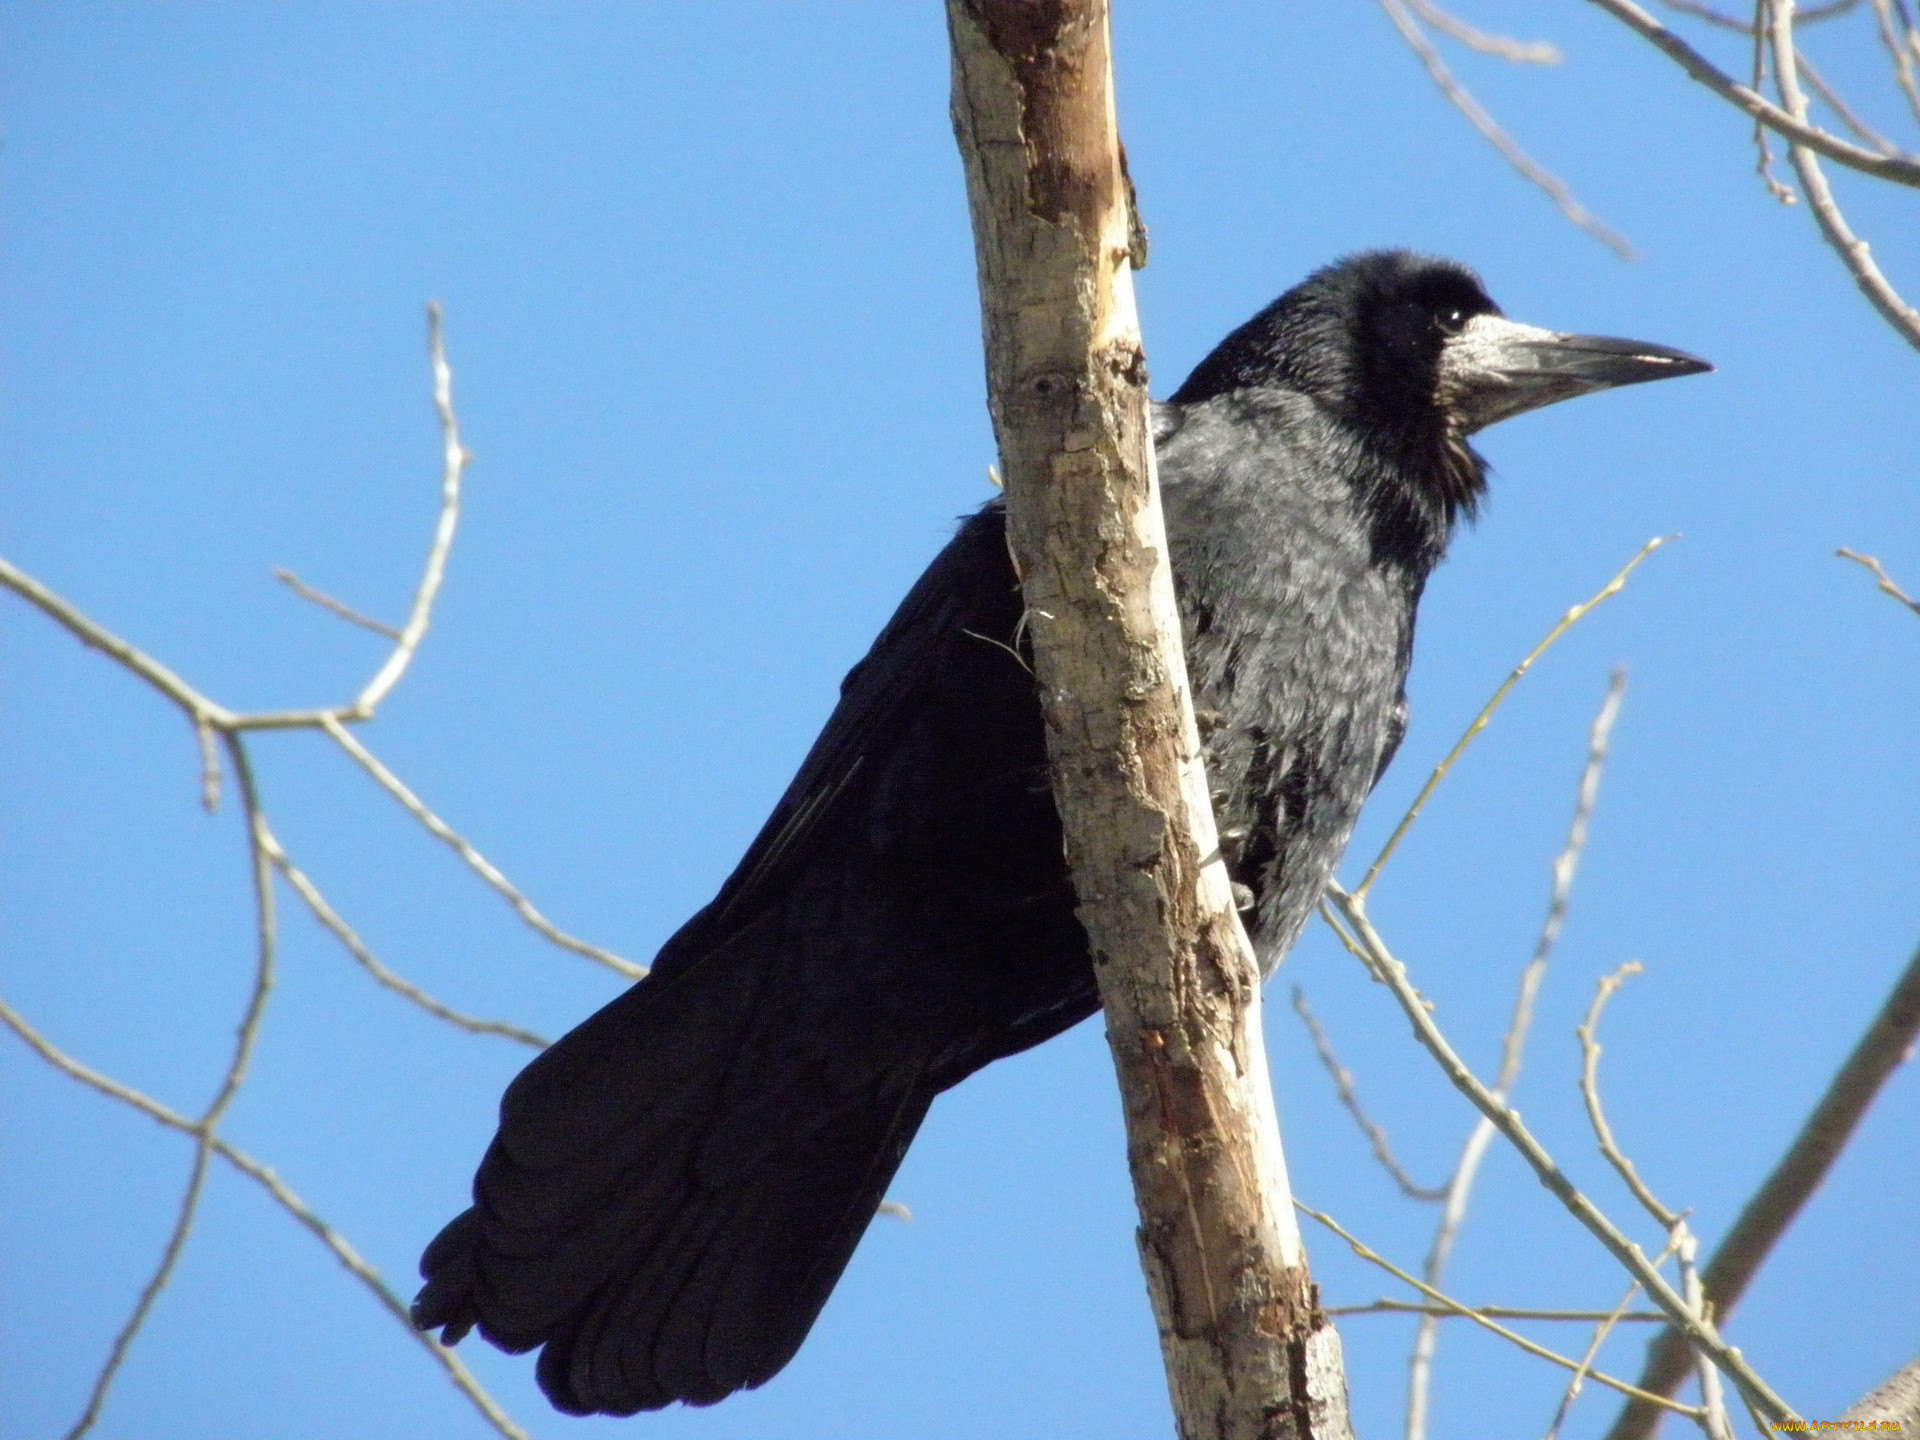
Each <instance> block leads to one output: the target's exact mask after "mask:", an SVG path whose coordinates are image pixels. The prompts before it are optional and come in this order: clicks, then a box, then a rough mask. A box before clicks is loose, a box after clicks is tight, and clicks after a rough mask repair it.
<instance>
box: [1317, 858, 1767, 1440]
mask: <svg viewBox="0 0 1920 1440" xmlns="http://www.w3.org/2000/svg"><path fill="white" fill-rule="evenodd" d="M1327 899H1328V903H1329V904H1330V905H1331V906H1332V907H1333V909H1334V910H1336V911H1337V912H1338V913H1339V915H1340V916H1341V918H1342V919H1344V920H1345V922H1346V925H1345V928H1343V929H1341V930H1340V931H1338V932H1337V933H1339V934H1340V935H1341V938H1342V941H1343V943H1346V944H1348V946H1349V948H1351V949H1353V950H1354V951H1355V953H1356V954H1358V955H1359V956H1360V957H1361V958H1362V960H1363V961H1364V963H1365V964H1366V966H1367V968H1368V971H1369V973H1371V974H1372V975H1373V977H1374V978H1375V979H1376V980H1379V981H1380V982H1381V983H1382V984H1384V985H1386V987H1387V988H1388V989H1389V990H1390V991H1391V992H1392V993H1393V997H1394V999H1395V1001H1396V1002H1397V1003H1398V1004H1399V1006H1400V1010H1401V1013H1402V1014H1404V1015H1405V1016H1406V1017H1407V1019H1408V1020H1409V1021H1410V1022H1411V1023H1412V1025H1413V1029H1414V1034H1415V1036H1416V1038H1418V1040H1419V1041H1420V1043H1421V1044H1422V1045H1423V1046H1424V1047H1425V1048H1426V1050H1427V1052H1428V1053H1429V1054H1431V1055H1432V1056H1433V1057H1434V1059H1435V1060H1437V1061H1438V1062H1439V1064H1440V1068H1441V1070H1442V1071H1443V1072H1444V1073H1445V1074H1446V1076H1447V1078H1448V1079H1449V1080H1450V1081H1452V1082H1453V1085H1454V1087H1455V1088H1456V1089H1457V1090H1459V1091H1460V1092H1461V1093H1462V1094H1463V1095H1465V1096H1466V1097H1467V1098H1468V1099H1469V1100H1470V1101H1472V1102H1473V1105H1474V1106H1475V1108H1476V1109H1478V1110H1479V1111H1480V1113H1481V1114H1483V1115H1485V1116H1487V1117H1488V1118H1489V1119H1490V1120H1492V1121H1493V1123H1494V1125H1495V1127H1496V1128H1497V1129H1498V1130H1499V1131H1500V1133H1501V1135H1503V1136H1504V1137H1505V1138H1506V1140H1507V1142H1508V1143H1509V1144H1511V1145H1512V1146H1513V1147H1514V1149H1516V1150H1517V1151H1519V1152H1520V1156H1521V1158H1522V1159H1523V1160H1525V1161H1526V1162H1527V1165H1528V1167H1529V1168H1531V1169H1532V1170H1533V1172H1534V1175H1535V1176H1536V1178H1538V1179H1539V1181H1540V1183H1541V1184H1542V1185H1543V1186H1545V1187H1546V1189H1547V1190H1548V1192H1549V1193H1551V1194H1552V1195H1553V1196H1554V1198H1555V1199H1557V1200H1559V1201H1560V1203H1561V1204H1562V1205H1564V1206H1566V1208H1567V1209H1568V1211H1570V1212H1571V1213H1572V1214H1573V1216H1574V1218H1575V1219H1577V1220H1578V1221H1579V1222H1580V1223H1581V1225H1583V1226H1584V1227H1585V1228H1586V1229H1587V1231H1588V1233H1590V1234H1591V1235H1593V1236H1594V1238H1596V1239H1597V1240H1599V1241H1600V1243H1601V1244H1602V1245H1603V1246H1605V1247H1606V1249H1607V1251H1608V1252H1609V1253H1610V1254H1611V1255H1612V1256H1613V1257H1614V1258H1615V1259H1616V1260H1618V1261H1619V1262H1620V1264H1621V1266H1622V1267H1623V1268H1624V1269H1625V1270H1626V1271H1627V1273H1628V1274H1629V1275H1631V1276H1632V1277H1633V1278H1634V1279H1637V1280H1638V1281H1639V1282H1640V1283H1641V1285H1642V1286H1643V1287H1644V1288H1645V1290H1646V1293H1647V1297H1648V1298H1649V1299H1650V1300H1652V1301H1653V1302H1654V1304H1656V1305H1658V1306H1659V1307H1660V1308H1661V1309H1662V1310H1663V1311H1665V1312H1666V1314H1667V1316H1668V1317H1669V1319H1670V1320H1672V1321H1673V1322H1674V1323H1675V1324H1676V1325H1678V1326H1680V1327H1681V1328H1682V1329H1683V1330H1685V1331H1686V1333H1687V1335H1688V1337H1689V1338H1690V1339H1691V1341H1692V1342H1693V1344H1695V1345H1696V1346H1699V1347H1700V1348H1702V1349H1705V1350H1706V1351H1707V1352H1708V1353H1709V1354H1711V1355H1712V1357H1713V1359H1714V1362H1715V1363H1716V1364H1718V1365H1719V1366H1720V1368H1721V1369H1722V1370H1724V1371H1725V1372H1726V1373H1727V1374H1728V1375H1729V1376H1731V1377H1732V1378H1733V1380H1734V1383H1735V1384H1736V1385H1738V1386H1739V1387H1740V1392H1741V1395H1742V1397H1743V1398H1744V1399H1745V1400H1746V1401H1747V1402H1748V1404H1749V1405H1750V1406H1751V1407H1753V1408H1754V1409H1756V1410H1757V1411H1758V1412H1759V1413H1760V1414H1761V1415H1763V1416H1764V1417H1765V1418H1766V1419H1768V1420H1771V1421H1779V1422H1790V1421H1794V1422H1797V1421H1799V1419H1800V1417H1799V1416H1798V1415H1796V1414H1794V1412H1793V1410H1792V1408H1791V1407H1790V1406H1788V1405H1787V1403H1786V1402H1785V1401H1784V1400H1782V1399H1781V1398H1780V1397H1779V1396H1778V1395H1776V1394H1775V1393H1774V1391H1773V1389H1772V1387H1771V1386H1769V1385H1768V1384H1767V1383H1766V1381H1765V1380H1763V1379H1761V1377H1760V1376H1759V1375H1758V1374H1757V1373H1756V1372H1755V1371H1754V1369H1753V1367H1752V1366H1750V1365H1749V1364H1748V1363H1747V1362H1746V1360H1745V1359H1744V1358H1743V1357H1742V1356H1741V1354H1740V1352H1739V1351H1738V1350H1736V1349H1734V1348H1733V1347H1732V1346H1730V1345H1728V1344H1727V1342H1726V1341H1725V1340H1724V1339H1722V1338H1721V1336H1720V1334H1719V1332H1718V1330H1716V1329H1715V1328H1714V1325H1713V1322H1712V1321H1711V1320H1708V1319H1706V1318H1704V1317H1702V1316H1699V1315H1696V1314H1693V1313H1692V1312H1691V1311H1690V1310H1689V1309H1688V1308H1687V1305H1686V1302H1685V1300H1684V1299H1682V1297H1681V1296H1680V1295H1679V1294H1678V1293H1677V1292H1676V1291H1675V1290H1674V1289H1673V1287H1672V1286H1671V1285H1669V1284H1668V1283H1667V1281H1666V1279H1665V1278H1664V1277H1663V1276H1661V1275H1660V1274H1659V1272H1658V1271H1656V1270H1655V1269H1654V1268H1653V1266H1652V1265H1651V1263H1650V1262H1649V1261H1648V1260H1647V1257H1646V1255H1645V1254H1643V1253H1642V1252H1641V1250H1640V1247H1639V1246H1638V1245H1636V1244H1634V1243H1633V1241H1632V1240H1630V1239H1628V1238H1627V1236H1626V1235H1625V1234H1623V1233H1622V1232H1621V1230H1620V1228H1619V1227H1618V1226H1617V1225H1615V1224H1614V1223H1613V1222H1612V1221H1611V1220H1609V1219H1608V1218H1607V1217H1606V1215H1605V1214H1604V1213H1602V1212H1601V1210H1600V1209H1599V1207H1598V1206H1596V1205H1595V1204H1594V1203H1593V1201H1592V1200H1590V1199H1589V1198H1588V1197H1587V1196H1586V1195H1585V1194H1584V1193H1583V1192H1582V1191H1581V1190H1580V1188H1579V1187H1578V1186H1576V1185H1575V1184H1574V1183H1573V1182H1572V1181H1571V1180H1570V1179H1568V1178H1567V1175H1566V1172H1564V1171H1563V1170H1562V1169H1561V1168H1560V1166H1559V1165H1558V1164H1557V1163H1556V1162H1555V1161H1554V1159H1553V1157H1552V1156H1551V1155H1550V1154H1549V1153H1548V1152H1547V1150H1546V1147H1545V1146H1543V1145H1542V1144H1541V1143H1540V1142H1539V1140H1537V1139H1536V1138H1535V1137H1534V1135H1533V1133H1532V1132H1531V1131H1529V1130H1528V1129H1527V1127H1526V1126H1525V1125H1524V1124H1522V1123H1521V1120H1520V1115H1519V1112H1517V1111H1516V1110H1514V1109H1513V1107H1512V1106H1510V1105H1508V1104H1507V1103H1506V1102H1505V1101H1503V1100H1501V1099H1499V1098H1498V1097H1497V1096H1495V1095H1494V1094H1493V1092H1492V1091H1491V1090H1489V1089H1488V1088H1487V1086H1486V1085H1485V1084H1484V1083H1483V1082H1482V1081H1481V1080H1480V1078H1479V1077H1478V1076H1476V1075H1475V1074H1474V1073H1473V1071H1472V1070H1471V1069H1469V1068H1468V1067H1467V1065H1466V1063H1465V1062H1464V1061H1463V1060H1461V1059H1460V1057H1459V1055H1458V1054H1457V1053H1455V1051H1454V1049H1453V1046H1452V1044H1451V1043H1450V1042H1449V1041H1448V1040H1447V1038H1446V1036H1445V1035H1443V1034H1442V1033H1441V1032H1440V1029H1439V1027H1438V1026H1437V1025H1435V1024H1434V1021H1433V1017H1432V1016H1431V1015H1430V1014H1429V1013H1428V1012H1427V1006H1426V1003H1425V1002H1424V1001H1423V1000H1422V999H1421V998H1420V992H1419V991H1418V990H1416V989H1415V988H1414V986H1413V982H1412V981H1411V980H1410V979H1409V978H1408V975H1407V969H1406V966H1405V965H1403V964H1402V963H1401V962H1400V961H1399V960H1397V959H1395V958H1394V956H1393V952H1392V951H1391V950H1389V949H1388V948H1387V945H1386V942H1385V941H1384V940H1382V939H1381V938H1380V934H1379V932H1378V931H1377V930H1375V929H1374V927H1373V922H1372V921H1371V920H1370V919H1369V918H1368V917H1367V912H1366V904H1365V901H1364V900H1363V899H1362V898H1361V897H1360V896H1359V895H1350V894H1348V893H1347V892H1346V891H1345V890H1343V889H1341V888H1340V886H1339V885H1337V884H1330V885H1329V886H1328V887H1327Z"/></svg>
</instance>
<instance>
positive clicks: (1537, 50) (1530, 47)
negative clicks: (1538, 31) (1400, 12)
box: [1407, 0, 1561, 65]
mask: <svg viewBox="0 0 1920 1440" xmlns="http://www.w3.org/2000/svg"><path fill="white" fill-rule="evenodd" d="M1407 7H1408V8H1409V9H1410V10H1412V11H1413V13H1414V14H1416V15H1418V16H1419V17H1420V18H1421V19H1422V20H1424V21H1426V22H1427V24H1429V25H1431V26H1433V28H1434V29H1436V30H1438V31H1439V32H1440V33H1441V34H1442V35H1445V36H1447V37H1448V38H1450V39H1453V40H1458V41H1459V42H1460V43H1461V44H1462V45H1464V46H1466V47H1467V48H1468V49H1469V50H1477V51H1479V52H1480V53H1481V54H1482V55H1493V56H1496V57H1497V58H1499V59H1501V60H1511V61H1512V62H1513V63H1514V64H1516V65H1558V64H1559V63H1560V59H1561V56H1560V47H1559V46H1557V45H1552V44H1549V43H1548V42H1547V41H1545V40H1514V39H1510V38H1509V37H1507V36H1505V35H1490V34H1488V33H1487V32H1486V31H1485V30H1477V29H1475V28H1474V27H1473V26H1471V25H1469V24H1467V22H1466V21H1464V20H1462V19H1461V18H1460V17H1459V16H1457V15H1455V14H1453V13H1452V12H1451V11H1447V10H1442V9H1441V8H1440V7H1439V6H1438V5H1436V4H1434V3H1433V0H1407Z"/></svg>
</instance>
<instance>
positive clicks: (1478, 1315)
mask: <svg viewBox="0 0 1920 1440" xmlns="http://www.w3.org/2000/svg"><path fill="white" fill-rule="evenodd" d="M1293 1203H1294V1206H1295V1208H1297V1209H1298V1210H1299V1211H1300V1212H1301V1213H1302V1214H1305V1215H1311V1216H1312V1217H1313V1218H1314V1219H1316V1220H1318V1221H1319V1222H1320V1223H1321V1224H1322V1225H1324V1226H1326V1227H1327V1228H1328V1229H1329V1230H1331V1231H1333V1233H1334V1234H1336V1235H1338V1236H1339V1237H1340V1238H1341V1239H1342V1240H1344V1241H1346V1242H1347V1245H1348V1246H1349V1247H1350V1248H1351V1249H1352V1251H1353V1253H1354V1254H1355V1255H1358V1256H1359V1257H1360V1258H1361V1259H1362V1260H1365V1261H1367V1262H1368V1263H1369V1264H1372V1265H1378V1266H1379V1267H1380V1268H1381V1269H1382V1270H1385V1271H1386V1272H1387V1273H1388V1274H1389V1275H1391V1276H1393V1277H1394V1278H1395V1279H1396V1280H1399V1281H1400V1282H1401V1283H1402V1284H1404V1285H1410V1286H1412V1287H1413V1288H1414V1289H1415V1290H1418V1291H1419V1292H1420V1293H1421V1294H1422V1295H1425V1296H1426V1297H1427V1298H1428V1299H1429V1300H1432V1301H1433V1302H1434V1303H1435V1304H1438V1305H1442V1306H1445V1307H1446V1309H1447V1310H1449V1311H1450V1312H1451V1313H1453V1314H1455V1315H1458V1316H1460V1317H1461V1318H1462V1319H1465V1320H1471V1321H1473V1322H1474V1323H1475V1324H1476V1325H1479V1326H1482V1327H1483V1328H1485V1329H1487V1330H1491V1331H1492V1332H1493V1333H1494V1334H1496V1335H1498V1336H1499V1337H1500V1338H1501V1339H1502V1340H1505V1341H1507V1342H1508V1343H1509V1344H1512V1345H1517V1346H1519V1347H1520V1349H1522V1350H1524V1351H1526V1352H1527V1354H1529V1355H1534V1356H1538V1357H1539V1358H1540V1359H1542V1360H1548V1361H1551V1362H1552V1363H1553V1364H1555V1365H1558V1366H1560V1367H1561V1368H1562V1369H1565V1370H1577V1369H1578V1368H1579V1363H1578V1362H1577V1361H1574V1360H1570V1359H1568V1358H1567V1357H1566V1356H1565V1355H1562V1354H1560V1353H1559V1351H1557V1350H1549V1349H1548V1348H1547V1347H1546V1346H1544V1345H1538V1344H1535V1343H1534V1342H1533V1341H1531V1340H1529V1339H1527V1337H1526V1336H1524V1335H1522V1334H1520V1333H1518V1332H1517V1331H1514V1330H1509V1329H1508V1328H1507V1327H1506V1326H1504V1325H1499V1324H1496V1323H1495V1322H1494V1321H1493V1320H1492V1319H1490V1318H1489V1317H1488V1315H1487V1313H1486V1312H1485V1311H1482V1310H1475V1309H1473V1308H1472V1307H1471V1306H1468V1305H1463V1304H1461V1303H1460V1302H1459V1301H1458V1300H1455V1299H1454V1298H1453V1297H1452V1296H1450V1295H1446V1294H1444V1293H1442V1292H1441V1291H1439V1290H1436V1289H1434V1288H1433V1287H1432V1286H1431V1285H1426V1284H1422V1283H1421V1282H1420V1281H1418V1280H1416V1279H1414V1278H1413V1276H1412V1275H1410V1274H1408V1273H1407V1272H1406V1271H1405V1270H1402V1269H1401V1268H1400V1267H1399V1266H1398V1265H1395V1264H1394V1263H1393V1262H1392V1261H1391V1260H1389V1259H1387V1258H1386V1257H1385V1256H1384V1255H1381V1254H1380V1253H1378V1252H1377V1251H1375V1250H1373V1249H1371V1248H1369V1247H1368V1246H1367V1245H1366V1244H1364V1243H1363V1242H1361V1241H1359V1240H1356V1239H1355V1238H1354V1237H1353V1236H1352V1235H1351V1234H1349V1233H1348V1232H1347V1231H1346V1230H1345V1229H1344V1228H1342V1226H1341V1225H1340V1222H1339V1221H1337V1220H1335V1219H1334V1218H1333V1217H1332V1216H1331V1215H1323V1214H1321V1212H1320V1211H1318V1210H1316V1209H1314V1208H1313V1207H1312V1206H1311V1205H1307V1204H1303V1203H1302V1202H1301V1201H1299V1200H1297V1199H1296V1200H1295V1201H1294V1202H1293ZM1591 1373H1592V1374H1593V1378H1594V1379H1595V1380H1597V1381H1599V1382H1600V1383H1601V1384H1602V1385H1605V1386H1607V1387H1608V1388H1609V1389H1612V1390H1618V1391H1619V1392H1620V1393H1621V1394H1622V1395H1628V1396H1631V1397H1633V1398H1634V1399H1636V1400H1640V1401H1642V1402H1644V1403H1646V1404H1648V1405H1658V1406H1659V1407H1660V1408H1662V1409H1663V1410H1671V1411H1672V1412H1673V1413H1674V1414H1676V1415H1685V1416H1688V1417H1691V1416H1692V1415H1693V1412H1694V1408H1695V1407H1694V1406H1692V1405H1684V1404H1682V1403H1681V1402H1680V1401H1678V1400H1669V1399H1668V1398H1667V1397H1666V1396H1664V1395H1657V1396H1656V1395H1653V1394H1651V1393H1649V1392H1647V1391H1643V1390H1640V1389H1639V1388H1638V1387H1637V1386H1633V1385H1629V1384H1628V1383H1627V1382H1626V1381H1624V1380H1617V1379H1615V1378H1614V1377H1613V1376H1611V1375H1607V1374H1604V1373H1602V1372H1600V1371H1597V1370H1596V1371H1593V1372H1591Z"/></svg>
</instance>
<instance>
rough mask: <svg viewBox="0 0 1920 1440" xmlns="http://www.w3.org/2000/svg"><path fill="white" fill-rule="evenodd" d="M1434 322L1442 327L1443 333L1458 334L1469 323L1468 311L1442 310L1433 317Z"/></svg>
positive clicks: (1441, 331)
mask: <svg viewBox="0 0 1920 1440" xmlns="http://www.w3.org/2000/svg"><path fill="white" fill-rule="evenodd" d="M1433 322H1434V324H1436V325H1438V326H1439V327H1440V333H1441V334H1442V335H1458V334H1459V333H1460V332H1461V331H1462V330H1463V329H1465V328H1466V324H1467V312H1466V311H1464V310H1442V311H1440V312H1439V313H1438V314H1436V315H1435V316H1434V317H1433Z"/></svg>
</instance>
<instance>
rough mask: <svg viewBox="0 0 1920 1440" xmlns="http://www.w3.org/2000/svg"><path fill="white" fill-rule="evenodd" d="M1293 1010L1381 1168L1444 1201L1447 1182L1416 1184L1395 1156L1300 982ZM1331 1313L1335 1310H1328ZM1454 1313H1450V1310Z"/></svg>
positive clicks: (1416, 1193)
mask: <svg viewBox="0 0 1920 1440" xmlns="http://www.w3.org/2000/svg"><path fill="white" fill-rule="evenodd" d="M1293 1013H1294V1014H1296V1015H1298V1016H1299V1017H1300V1020H1301V1023H1302V1024H1304V1025H1305V1026H1306V1027H1307V1034H1308V1035H1310V1036H1311V1037H1312V1038H1313V1048H1314V1050H1315V1051H1316V1052H1317V1053H1318V1054H1319V1056H1320V1064H1321V1065H1322V1066H1323V1067H1324V1068H1325V1069H1326V1072H1327V1074H1328V1075H1329V1076H1330V1077H1331V1078H1332V1080H1333V1088H1334V1093H1335V1094H1337V1095H1338V1096H1339V1097H1340V1103H1341V1104H1342V1105H1343V1106H1345V1107H1346V1111H1347V1114H1349V1115H1351V1116H1352V1117H1353V1123H1354V1124H1356V1125H1358V1126H1359V1127H1360V1133H1361V1134H1362V1135H1364V1136H1366V1137H1367V1144H1368V1145H1369V1146H1371V1147H1372V1149H1373V1158H1374V1159H1375V1160H1377V1161H1379V1162H1380V1168H1381V1169H1382V1170H1385V1171H1386V1172H1387V1175H1388V1177H1389V1178H1390V1179H1391V1180H1392V1181H1393V1183H1394V1184H1395V1185H1397V1186H1399V1188H1400V1193H1401V1194H1402V1195H1404V1196H1406V1197H1407V1198H1408V1199H1409V1200H1424V1201H1437V1200H1444V1199H1446V1196H1447V1190H1446V1187H1445V1186H1444V1185H1436V1186H1432V1187H1428V1186H1425V1185H1421V1184H1419V1183H1417V1182H1416V1181H1415V1180H1414V1178H1413V1177H1412V1176H1411V1175H1409V1174H1408V1173H1407V1172H1406V1170H1405V1168H1404V1167H1403V1166H1402V1165H1401V1164H1400V1162H1399V1160H1397V1159H1396V1158H1394V1154H1393V1147H1392V1146H1391V1145H1389V1144H1388V1143H1387V1132H1386V1131H1384V1130H1382V1129H1381V1128H1380V1127H1379V1126H1378V1125H1376V1124H1374V1123H1373V1118H1372V1117H1371V1116H1370V1115H1368V1114H1367V1111H1366V1107H1365V1106H1363V1105H1362V1104H1361V1103H1360V1095H1359V1092H1358V1091H1356V1090H1355V1089H1354V1086H1353V1072H1352V1071H1351V1070H1349V1069H1347V1067H1346V1066H1344V1065H1342V1064H1341V1063H1340V1057H1339V1056H1338V1055H1336V1054H1334V1053H1333V1042H1332V1041H1330V1040H1329V1039H1328V1038H1327V1032H1326V1029H1325V1028H1324V1027H1323V1026H1322V1025H1321V1024H1320V1020H1319V1017H1317V1016H1316V1015H1315V1014H1314V1013H1313V1011H1312V1010H1311V1009H1310V1008H1309V1007H1308V1005H1307V992H1306V991H1304V990H1302V989H1301V988H1300V987H1299V986H1298V985H1296V986H1294V987H1293ZM1327 1313H1328V1314H1332V1313H1333V1312H1332V1311H1328V1312H1327ZM1449 1313H1451V1312H1449Z"/></svg>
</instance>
